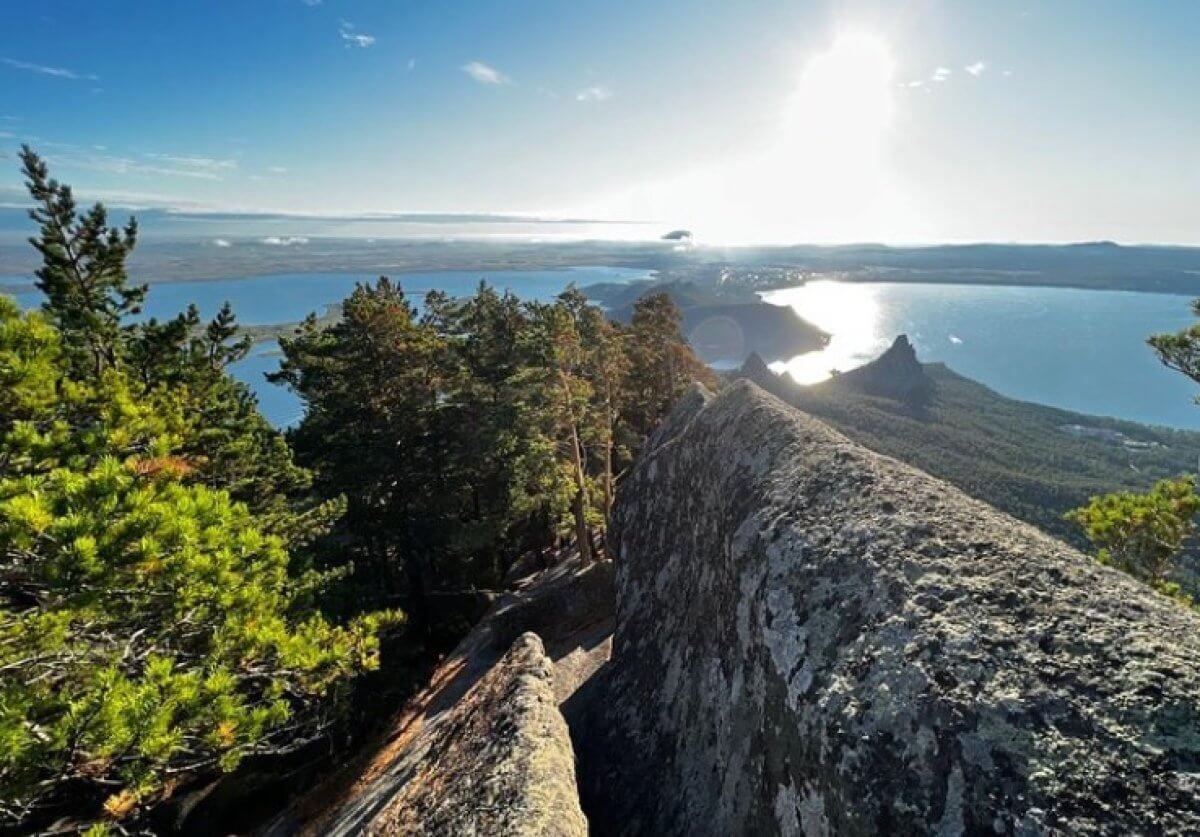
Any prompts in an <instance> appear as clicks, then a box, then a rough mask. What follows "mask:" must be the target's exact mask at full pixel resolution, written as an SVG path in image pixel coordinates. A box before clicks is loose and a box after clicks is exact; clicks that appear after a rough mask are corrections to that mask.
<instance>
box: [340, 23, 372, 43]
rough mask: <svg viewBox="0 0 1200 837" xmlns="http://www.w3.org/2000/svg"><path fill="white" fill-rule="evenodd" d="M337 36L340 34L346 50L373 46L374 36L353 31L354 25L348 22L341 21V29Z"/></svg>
mask: <svg viewBox="0 0 1200 837" xmlns="http://www.w3.org/2000/svg"><path fill="white" fill-rule="evenodd" d="M339 34H341V36H342V40H343V41H344V42H345V44H346V48H347V49H350V48H352V47H358V48H359V49H366V48H367V47H370V46H374V45H375V36H374V35H368V34H366V33H365V32H357V31H355V26H354V24H353V23H350V22H349V21H345V20H343V21H342V28H341V30H340V32H339Z"/></svg>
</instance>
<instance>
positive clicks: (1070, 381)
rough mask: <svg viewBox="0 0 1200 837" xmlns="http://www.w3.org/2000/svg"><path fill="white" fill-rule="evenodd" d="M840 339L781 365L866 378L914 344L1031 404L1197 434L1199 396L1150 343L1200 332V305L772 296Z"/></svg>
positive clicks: (1145, 297)
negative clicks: (873, 364)
mask: <svg viewBox="0 0 1200 837" xmlns="http://www.w3.org/2000/svg"><path fill="white" fill-rule="evenodd" d="M763 299H764V300H766V301H767V302H771V303H773V304H776V305H790V306H791V307H792V308H793V310H795V311H796V312H797V314H799V315H800V316H801V317H804V318H805V319H807V320H808V321H809V322H811V323H813V324H814V325H817V326H819V327H820V328H822V329H824V330H825V331H827V332H829V333H830V334H831V335H832V340H831V341H830V343H829V345H828V347H827V348H826V349H825V350H824V351H821V352H815V353H810V354H807V355H801V356H799V357H796V358H791V359H785V360H777V361H776V362H775V363H774V364H772V367H773V368H774V369H775V370H776V371H783V370H787V371H789V372H790V373H792V375H793V377H795V378H796V379H797V380H799V381H801V382H802V383H814V382H816V381H820V380H824V379H825V378H827V377H829V372H830V370H832V369H838V370H842V371H845V370H847V369H852V368H853V367H855V366H859V365H861V364H862V363H865V362H866V361H868V360H870V359H872V358H874V357H876V356H878V355H879V353H880V352H882V351H883V350H885V349H886V348H887V347H888V346H889V345H890V344H891V342H892V340H893V339H895V337H896V336H897V335H899V334H907V335H908V337H909V339H910V340H911V341H912V343H913V346H914V347H915V348H916V351H917V357H918V358H919V359H920V360H921V361H923V362H933V361H940V362H943V363H945V364H946V365H947V366H949V367H950V368H951V369H953V370H954V371H955V372H958V373H960V374H962V375H965V376H967V377H969V378H974V379H975V380H977V381H980V382H981V383H984V384H986V385H987V386H989V387H991V388H992V389H994V390H996V391H998V392H1000V393H1002V394H1003V395H1007V396H1010V397H1013V398H1018V399H1021V400H1024V401H1036V402H1038V403H1041V404H1050V405H1053V406H1056V407H1063V408H1066V409H1069V410H1076V411H1078V412H1082V413H1091V414H1094V415H1101V416H1115V417H1118V418H1123V419H1130V420H1133V421H1140V422H1145V423H1147V424H1160V425H1167V426H1172V427H1182V428H1188V429H1200V406H1196V405H1195V403H1194V398H1195V396H1196V395H1197V392H1200V388H1198V387H1197V386H1196V385H1195V384H1194V383H1192V382H1191V381H1190V380H1188V379H1187V378H1185V377H1184V376H1183V375H1180V374H1179V373H1177V372H1172V371H1171V370H1169V369H1166V368H1165V367H1163V366H1162V365H1161V364H1160V363H1159V362H1158V359H1157V358H1156V357H1155V355H1154V353H1153V352H1151V351H1150V348H1149V347H1148V346H1147V345H1146V337H1147V336H1148V335H1150V334H1153V333H1156V332H1163V331H1176V330H1179V329H1181V328H1184V327H1186V326H1189V325H1191V324H1192V323H1193V322H1195V318H1194V317H1193V316H1192V314H1191V297H1184V296H1172V295H1166V294H1148V293H1134V292H1128V291H1084V290H1073V289H1067V288H1013V287H990V286H981V285H941V284H910V283H848V282H825V281H822V282H810V283H808V284H807V285H804V286H802V287H796V288H786V289H782V290H777V291H770V292H767V293H764V294H763Z"/></svg>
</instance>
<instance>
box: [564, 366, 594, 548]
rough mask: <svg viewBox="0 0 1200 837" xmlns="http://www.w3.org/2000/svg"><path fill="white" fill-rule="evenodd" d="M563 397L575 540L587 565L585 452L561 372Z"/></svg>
mask: <svg viewBox="0 0 1200 837" xmlns="http://www.w3.org/2000/svg"><path fill="white" fill-rule="evenodd" d="M559 381H560V382H561V384H562V390H563V397H564V398H566V405H567V420H568V422H569V423H570V426H571V439H570V442H571V465H572V470H573V471H574V476H575V499H574V500H572V501H571V511H572V512H573V513H574V515H575V540H576V541H578V542H579V558H580V560H581V562H582V563H583V565H584V566H585V567H586V566H587V565H588V564H590V563H592V544H591V539H590V538H589V537H588V525H587V480H586V479H585V477H584V474H583V454H582V452H581V451H580V447H579V425H578V424H577V423H576V421H575V408H574V407H573V406H572V405H571V386H570V384H569V383H568V381H567V377H566V375H564V374H562V373H561V372H560V373H559Z"/></svg>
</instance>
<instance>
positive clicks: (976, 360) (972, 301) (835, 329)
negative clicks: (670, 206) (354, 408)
mask: <svg viewBox="0 0 1200 837" xmlns="http://www.w3.org/2000/svg"><path fill="white" fill-rule="evenodd" d="M649 275H650V272H649V271H645V270H636V269H627V268H609V267H578V268H567V269H560V270H528V271H495V272H487V271H448V272H429V273H412V274H402V275H397V276H396V277H394V278H396V279H397V280H398V281H399V282H400V283H401V284H402V286H403V287H404V289H405V290H406V291H408V292H410V294H411V295H412V296H413V297H414V301H418V300H419V297H420V296H423V295H424V293H425V292H426V291H428V290H431V289H434V288H440V289H443V290H445V291H447V292H448V293H450V294H452V295H467V294H470V293H472V292H473V291H474V290H475V287H476V285H477V284H478V283H479V280H480V279H481V278H484V279H487V280H488V282H489V283H491V284H493V285H495V286H497V287H499V288H507V289H509V290H511V291H513V293H515V294H517V295H518V296H520V297H522V298H524V299H536V300H547V299H551V298H553V297H554V295H555V294H557V293H559V292H560V291H562V290H563V288H565V287H566V286H567V285H568V284H570V283H572V282H574V283H575V284H578V285H581V286H582V285H587V284H590V283H592V282H600V281H618V282H627V281H632V280H635V279H643V278H647V277H648V276H649ZM370 278H373V277H369V276H366V275H361V274H329V273H317V274H284V275H276V276H262V277H251V278H239V279H225V280H220V281H211V282H167V283H161V284H155V285H152V286H151V289H150V296H149V299H148V304H147V314H148V315H149V316H158V317H168V316H172V315H174V314H175V313H177V312H178V311H180V310H182V309H183V308H184V307H185V306H186V305H187V304H188V303H189V302H195V303H197V304H198V305H199V306H200V309H201V311H202V312H203V313H204V314H205V315H207V316H211V315H212V314H213V313H214V312H215V311H216V310H217V309H218V308H219V307H220V305H221V303H223V302H224V301H225V300H229V301H230V302H232V303H233V305H234V308H235V310H236V311H237V314H238V317H239V319H240V320H241V322H243V323H247V324H266V323H280V322H292V321H295V320H299V319H301V318H302V317H304V316H305V315H307V314H308V313H309V312H310V311H323V310H324V308H325V306H327V305H329V304H331V303H335V302H339V301H340V300H342V299H343V298H345V297H346V295H347V294H349V293H350V291H351V290H352V289H353V287H354V284H355V282H359V281H364V280H367V279H370ZM26 281H28V280H27V279H26V278H25V277H0V285H10V286H11V285H16V284H19V283H21V282H26ZM17 299H18V301H19V302H20V303H21V304H23V305H26V306H33V305H37V304H40V297H39V295H38V294H37V293H36V292H34V291H30V292H21V293H18V294H17ZM764 299H766V300H767V301H768V302H772V303H774V304H777V305H790V306H792V307H793V308H794V309H795V310H796V311H797V312H798V313H799V314H800V315H801V316H802V317H804V318H805V319H807V320H809V321H810V322H812V323H814V324H815V325H817V326H819V327H821V328H822V329H824V330H825V331H827V332H829V333H830V334H832V335H833V339H832V341H831V342H830V344H829V346H828V347H827V348H826V349H825V350H824V351H822V352H818V353H812V354H807V355H801V356H800V357H797V358H792V359H790V360H788V359H784V360H778V361H777V362H776V363H775V364H774V366H775V368H776V369H777V370H782V369H785V368H786V369H788V370H789V371H791V372H792V373H793V375H794V376H795V377H797V378H798V379H799V380H801V381H805V382H814V381H818V380H822V379H824V378H825V377H828V374H829V371H830V370H831V369H841V370H846V369H851V368H853V367H855V366H858V365H860V364H862V363H865V362H866V361H868V360H871V359H872V358H874V357H875V356H877V355H878V354H879V353H880V352H882V351H883V350H884V349H886V348H887V347H888V346H889V345H890V344H891V342H892V340H893V339H894V338H895V337H896V335H898V334H907V335H908V336H909V338H910V339H911V340H912V342H913V345H914V346H915V347H916V350H917V355H918V357H920V359H921V360H923V361H927V362H929V361H942V362H945V363H946V364H948V365H949V366H950V367H951V368H952V369H954V370H955V371H956V372H959V373H961V374H963V375H966V376H968V377H970V378H974V379H976V380H978V381H980V382H982V383H984V384H986V385H988V386H990V387H992V388H993V389H995V390H997V391H999V392H1001V393H1003V394H1004V395H1008V396H1011V397H1014V398H1020V399H1024V400H1027V401H1037V402H1040V403H1043V404H1052V405H1055V406H1058V407H1065V408H1067V409H1071V410H1078V411H1079V412H1084V413H1092V414H1096V415H1109V416H1117V417H1119V418H1125V419H1132V420H1134V421H1142V422H1147V423H1150V424H1163V425H1169V426H1174V427H1185V428H1190V429H1200V407H1197V406H1195V405H1194V404H1193V398H1194V396H1195V395H1196V393H1197V391H1198V389H1200V388H1197V387H1196V386H1195V385H1194V384H1192V383H1191V382H1190V381H1188V380H1187V379H1186V378H1184V377H1183V376H1182V375H1179V374H1177V373H1174V372H1171V371H1170V370H1168V369H1165V368H1164V367H1162V366H1161V365H1160V364H1159V363H1158V361H1157V359H1156V358H1155V357H1154V355H1153V353H1152V352H1151V351H1150V350H1149V348H1148V347H1147V346H1146V345H1145V339H1146V336H1147V335H1149V334H1153V333H1155V332H1161V331H1174V330H1177V329H1180V328H1183V327H1185V326H1188V325H1190V324H1191V323H1192V322H1193V318H1192V316H1191V308H1190V304H1191V299H1190V298H1189V297H1181V296H1168V295H1163V294H1143V293H1131V292H1126V291H1081V290H1070V289H1060V288H1008V287H987V286H980V285H923V284H909V283H869V284H868V283H840V282H810V283H809V284H807V285H804V286H802V287H798V288H787V289H783V290H778V291H771V292H768V293H766V294H764ZM769 360H770V359H769ZM278 363H279V356H278V350H277V347H276V346H275V345H274V344H273V343H264V344H260V345H259V346H256V347H255V350H254V353H253V354H252V355H251V356H250V357H248V358H246V359H245V360H244V361H242V362H241V363H239V364H237V366H236V367H235V368H234V370H233V372H234V374H236V375H237V376H238V377H239V378H240V379H241V380H244V381H246V382H248V383H249V384H250V385H251V386H253V387H254V389H255V391H256V392H257V393H258V397H259V401H260V403H261V405H262V410H263V413H264V414H265V415H266V416H267V417H268V418H269V419H270V420H271V421H273V422H275V423H276V424H278V425H280V426H288V425H291V424H293V423H295V422H296V421H298V420H299V418H300V415H301V408H300V403H299V401H298V400H297V399H296V398H295V397H294V396H293V395H292V394H291V393H289V392H287V391H286V390H284V389H282V388H280V387H276V386H273V385H271V384H268V383H267V382H266V380H265V379H264V377H263V376H264V375H265V374H266V373H267V372H270V371H272V370H274V369H275V368H276V367H277V366H278Z"/></svg>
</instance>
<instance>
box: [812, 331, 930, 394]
mask: <svg viewBox="0 0 1200 837" xmlns="http://www.w3.org/2000/svg"><path fill="white" fill-rule="evenodd" d="M835 380H836V381H837V383H838V385H839V386H848V387H853V388H854V389H857V390H859V391H860V392H865V393H867V394H868V395H878V396H882V397H885V398H895V399H900V400H909V399H912V398H916V397H923V396H926V395H928V394H929V392H930V390H931V389H932V387H933V381H932V379H930V377H929V376H928V375H926V374H925V369H924V367H922V366H921V363H920V361H918V360H917V352H916V349H914V348H913V346H912V343H910V342H909V340H908V335H906V334H901V335H900V336H899V337H897V338H896V339H895V340H894V341H893V342H892V345H891V346H890V347H889V348H888V350H887V351H886V352H884V353H883V354H881V355H880V356H879V357H877V358H875V360H873V361H871V362H870V363H867V364H865V365H863V366H860V367H858V368H857V369H851V370H850V371H849V372H844V373H842V374H841V375H838V376H837V377H836V378H835Z"/></svg>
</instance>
